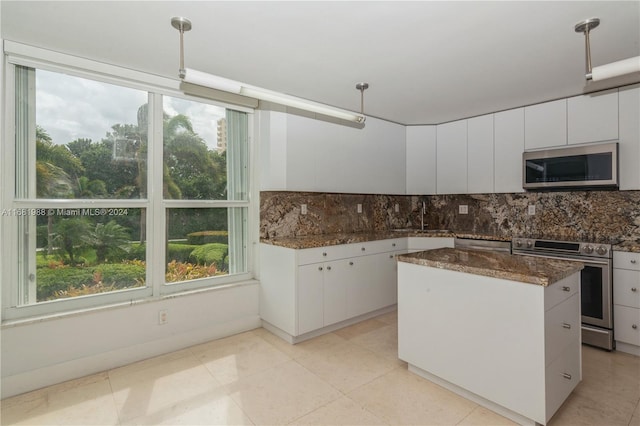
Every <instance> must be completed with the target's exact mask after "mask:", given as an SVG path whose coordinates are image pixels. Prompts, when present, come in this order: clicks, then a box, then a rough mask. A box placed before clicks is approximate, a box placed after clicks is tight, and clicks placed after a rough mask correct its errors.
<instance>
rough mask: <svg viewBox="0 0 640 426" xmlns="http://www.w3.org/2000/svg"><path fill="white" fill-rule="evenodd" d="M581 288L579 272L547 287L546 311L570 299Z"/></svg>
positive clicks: (545, 297) (545, 290)
mask: <svg viewBox="0 0 640 426" xmlns="http://www.w3.org/2000/svg"><path fill="white" fill-rule="evenodd" d="M579 287H580V273H579V272H578V273H575V274H573V275H571V276H569V277H567V278H564V279H562V280H560V281H558V282H556V283H553V284H551V285H550V286H549V287H546V288H545V289H544V310H545V311H548V310H549V309H551V308H553V307H554V306H556V305H557V304H558V303H562V302H563V301H565V300H566V299H568V298H570V297H571V296H573V295H574V294H576V293H577V292H578V288H579Z"/></svg>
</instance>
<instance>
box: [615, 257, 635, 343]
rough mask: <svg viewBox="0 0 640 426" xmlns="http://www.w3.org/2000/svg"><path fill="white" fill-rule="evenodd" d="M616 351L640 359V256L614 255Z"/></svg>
mask: <svg viewBox="0 0 640 426" xmlns="http://www.w3.org/2000/svg"><path fill="white" fill-rule="evenodd" d="M613 327H614V328H613V335H614V337H615V339H616V349H617V350H619V351H622V352H628V353H632V354H634V355H638V356H640V253H630V252H619V251H614V252H613Z"/></svg>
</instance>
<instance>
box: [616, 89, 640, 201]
mask: <svg viewBox="0 0 640 426" xmlns="http://www.w3.org/2000/svg"><path fill="white" fill-rule="evenodd" d="M619 123H620V134H619V137H620V138H619V140H620V144H619V150H620V151H619V160H620V165H619V166H620V189H640V166H639V165H640V84H635V85H633V86H629V87H623V88H621V89H620V122H619Z"/></svg>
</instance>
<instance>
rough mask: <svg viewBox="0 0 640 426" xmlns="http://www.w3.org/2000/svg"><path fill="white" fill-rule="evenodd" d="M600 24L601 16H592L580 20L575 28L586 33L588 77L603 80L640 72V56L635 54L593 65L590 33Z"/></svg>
mask: <svg viewBox="0 0 640 426" xmlns="http://www.w3.org/2000/svg"><path fill="white" fill-rule="evenodd" d="M598 25H600V19H599V18H590V19H585V20H584V21H580V22H578V23H577V24H576V26H575V30H576V32H577V33H584V42H585V56H586V64H585V65H586V73H585V77H586V79H587V80H591V81H601V80H606V79H609V78H613V77H620V76H622V75H627V74H632V73H635V72H640V56H634V57H633V58H627V59H623V60H621V61H616V62H611V63H610V64H606V65H601V66H598V67H595V68H592V67H591V44H590V41H589V33H590V31H591V30H592V29H594V28H596V27H597V26H598Z"/></svg>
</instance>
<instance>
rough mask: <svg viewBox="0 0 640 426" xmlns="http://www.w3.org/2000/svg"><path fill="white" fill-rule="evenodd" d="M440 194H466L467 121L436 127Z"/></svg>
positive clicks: (437, 174)
mask: <svg viewBox="0 0 640 426" xmlns="http://www.w3.org/2000/svg"><path fill="white" fill-rule="evenodd" d="M436 134H437V136H436V144H437V152H436V158H437V163H438V166H437V168H436V176H437V178H436V185H437V193H438V194H466V193H467V191H468V187H467V120H460V121H454V122H451V123H445V124H439V125H437V126H436Z"/></svg>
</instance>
